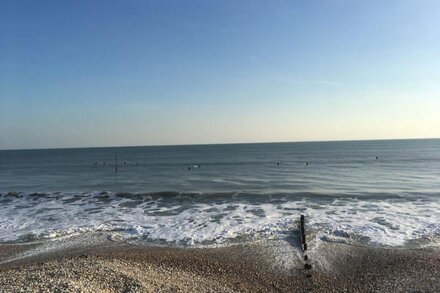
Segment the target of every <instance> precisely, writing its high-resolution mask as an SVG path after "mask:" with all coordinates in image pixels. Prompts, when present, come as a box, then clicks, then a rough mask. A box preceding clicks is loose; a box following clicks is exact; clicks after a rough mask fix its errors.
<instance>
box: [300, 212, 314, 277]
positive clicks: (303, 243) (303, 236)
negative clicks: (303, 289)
mask: <svg viewBox="0 0 440 293" xmlns="http://www.w3.org/2000/svg"><path fill="white" fill-rule="evenodd" d="M299 228H300V238H301V248H302V251H303V256H304V269H305V271H306V278H311V277H312V274H311V270H312V265H311V264H310V258H309V256H308V254H307V242H306V231H305V216H304V215H301V218H300V220H299Z"/></svg>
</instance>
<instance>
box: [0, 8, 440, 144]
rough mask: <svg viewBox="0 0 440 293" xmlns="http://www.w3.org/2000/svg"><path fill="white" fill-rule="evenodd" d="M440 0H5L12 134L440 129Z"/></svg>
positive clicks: (150, 138)
mask: <svg viewBox="0 0 440 293" xmlns="http://www.w3.org/2000/svg"><path fill="white" fill-rule="evenodd" d="M439 54H440V1H438V0H429V1H428V0H426V1H424V0H420V1H412V0H402V1H393V0H389V1H382V0H368V1H360V0H351V1H349V0H346V1H342V0H332V1H330V0H329V1H317V0H316V1H315V0H304V1H294V0H290V1H277V0H274V1H257V0H255V1H244V0H243V1H237V0H233V1H226V0H225V1H223V0H222V1H209V0H204V1H196V0H194V1H183V0H178V1H168V0H164V1H163V0H160V1H159V0H158V1H146V0H145V1H141V0H134V1H133V0H131V1H130V0H128V1H127V0H124V1H110V0H105V1H98V0H93V1H90V0H87V1H81V0H74V1H67V0H62V1H60V0H53V1H47V0H39V1H24V0H23V1H22V0H19V1H15V0H14V1H9V0H5V1H1V2H0V149H23V148H57V147H99V146H130V145H163V144H204V143H241V142H270V141H273V142H277V141H310V140H312V141H314V140H357V139H399V138H431V137H440V56H439Z"/></svg>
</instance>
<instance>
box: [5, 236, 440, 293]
mask: <svg viewBox="0 0 440 293" xmlns="http://www.w3.org/2000/svg"><path fill="white" fill-rule="evenodd" d="M25 250H26V249H25V248H23V247H19V248H17V246H14V245H0V259H2V260H5V259H7V257H9V258H10V257H13V256H14V255H20V254H23V251H25ZM310 255H311V257H312V258H311V263H312V265H313V269H312V277H311V278H309V279H307V278H306V277H305V272H304V269H303V262H302V260H301V259H300V258H299V256H300V254H298V255H297V256H296V260H295V262H294V263H293V265H291V266H290V267H287V268H285V269H283V268H280V267H279V266H274V265H273V264H271V256H270V253H268V251H267V250H265V249H261V247H259V246H258V245H252V244H251V245H237V246H231V247H223V248H206V249H194V248H193V249H184V248H165V247H146V246H134V245H113V246H112V245H107V246H105V245H104V246H102V245H100V246H95V247H88V248H87V249H84V248H82V249H78V250H74V251H72V250H71V249H69V250H64V251H63V250H58V251H57V252H56V253H46V254H44V255H38V254H37V255H35V256H33V257H28V258H24V259H23V258H22V259H19V260H17V261H12V262H8V263H5V262H3V263H2V262H0V291H1V292H310V291H311V292H353V291H357V292H359V291H361V292H362V291H364V292H371V291H380V292H396V291H397V292H399V291H400V292H413V291H424V292H439V291H440V250H439V249H438V248H425V249H385V248H371V247H357V246H351V245H344V244H335V243H321V244H320V245H319V247H316V249H314V250H313V251H312V252H311V253H310ZM281 257H283V256H282V255H281ZM286 257H288V256H286Z"/></svg>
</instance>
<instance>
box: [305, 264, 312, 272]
mask: <svg viewBox="0 0 440 293" xmlns="http://www.w3.org/2000/svg"><path fill="white" fill-rule="evenodd" d="M304 269H306V270H311V269H312V265H311V264H309V263H306V264H305V265H304Z"/></svg>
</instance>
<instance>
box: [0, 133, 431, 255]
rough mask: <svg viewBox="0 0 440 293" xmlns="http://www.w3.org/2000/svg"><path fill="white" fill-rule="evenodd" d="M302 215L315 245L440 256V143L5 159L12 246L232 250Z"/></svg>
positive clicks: (286, 227) (5, 210) (3, 200)
mask: <svg viewBox="0 0 440 293" xmlns="http://www.w3.org/2000/svg"><path fill="white" fill-rule="evenodd" d="M115 154H117V158H118V164H117V165H118V170H117V172H115V165H116V163H115ZM301 214H304V215H306V219H307V229H308V231H311V232H312V235H313V237H314V239H315V241H330V242H343V243H355V244H362V245H381V246H382V245H385V246H394V247H396V246H426V245H438V243H439V238H440V140H439V139H426V140H389V141H385V140H384V141H346V142H301V143H265V144H224V145H193V146H157V147H118V148H79V149H48V150H7V151H0V242H30V241H42V240H44V241H46V240H47V241H49V240H52V239H59V238H60V237H69V236H71V235H81V234H82V233H94V232H99V233H106V234H107V235H108V237H110V238H111V239H112V240H114V241H122V242H133V243H138V244H158V245H179V246H180V245H182V246H212V245H228V244H233V243H240V242H244V241H254V240H259V239H288V238H289V237H291V235H292V233H294V231H295V230H297V226H298V218H299V216H300V215H301Z"/></svg>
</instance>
